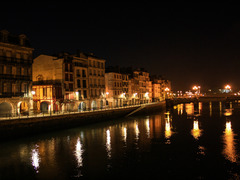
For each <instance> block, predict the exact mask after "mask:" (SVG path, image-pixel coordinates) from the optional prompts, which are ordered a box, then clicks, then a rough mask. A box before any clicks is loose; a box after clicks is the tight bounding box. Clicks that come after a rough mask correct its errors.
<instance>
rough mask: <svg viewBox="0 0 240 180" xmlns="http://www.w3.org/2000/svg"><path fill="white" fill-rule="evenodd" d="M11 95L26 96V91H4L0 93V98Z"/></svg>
mask: <svg viewBox="0 0 240 180" xmlns="http://www.w3.org/2000/svg"><path fill="white" fill-rule="evenodd" d="M10 97H24V93H23V92H15V93H13V92H3V93H2V94H1V95H0V98H10Z"/></svg>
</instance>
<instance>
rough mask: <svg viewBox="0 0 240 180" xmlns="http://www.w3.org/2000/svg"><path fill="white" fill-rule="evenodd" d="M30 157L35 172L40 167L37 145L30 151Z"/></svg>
mask: <svg viewBox="0 0 240 180" xmlns="http://www.w3.org/2000/svg"><path fill="white" fill-rule="evenodd" d="M31 156H32V157H31V159H32V166H33V167H34V169H35V170H36V172H37V173H38V169H39V167H40V165H39V163H40V157H39V150H38V145H36V146H35V148H34V149H32V153H31Z"/></svg>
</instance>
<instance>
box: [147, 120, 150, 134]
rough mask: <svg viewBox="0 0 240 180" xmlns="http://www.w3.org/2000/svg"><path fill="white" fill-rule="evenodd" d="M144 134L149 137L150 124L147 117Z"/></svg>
mask: <svg viewBox="0 0 240 180" xmlns="http://www.w3.org/2000/svg"><path fill="white" fill-rule="evenodd" d="M146 131H147V132H146V134H147V137H148V138H150V125H149V118H147V119H146Z"/></svg>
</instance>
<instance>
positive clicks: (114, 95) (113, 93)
mask: <svg viewBox="0 0 240 180" xmlns="http://www.w3.org/2000/svg"><path fill="white" fill-rule="evenodd" d="M105 85H106V93H107V101H108V104H109V107H121V106H123V100H125V99H126V94H125V93H123V80H122V74H120V73H116V72H109V73H106V74H105Z"/></svg>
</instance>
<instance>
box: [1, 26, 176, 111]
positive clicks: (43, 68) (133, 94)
mask: <svg viewBox="0 0 240 180" xmlns="http://www.w3.org/2000/svg"><path fill="white" fill-rule="evenodd" d="M33 50H34V49H33V48H32V47H31V46H30V43H29V40H28V38H27V37H26V35H24V34H21V35H18V36H14V35H12V34H10V33H9V32H8V31H6V30H2V31H0V76H1V78H0V114H12V115H20V114H29V113H30V112H31V113H39V112H45V113H46V112H50V113H51V112H58V111H84V110H89V109H99V108H100V109H102V108H107V107H121V106H126V105H134V104H140V103H148V102H152V101H162V100H164V99H165V98H166V96H168V94H169V93H170V92H171V83H170V81H169V80H165V79H162V78H160V77H158V76H151V77H150V75H149V73H148V72H147V71H145V70H144V69H133V68H119V67H108V68H106V67H105V62H106V60H104V59H101V58H98V57H96V56H94V55H93V54H87V53H83V52H80V51H79V52H77V53H76V54H69V53H59V54H57V55H55V56H50V55H39V56H38V57H36V58H33Z"/></svg>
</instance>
